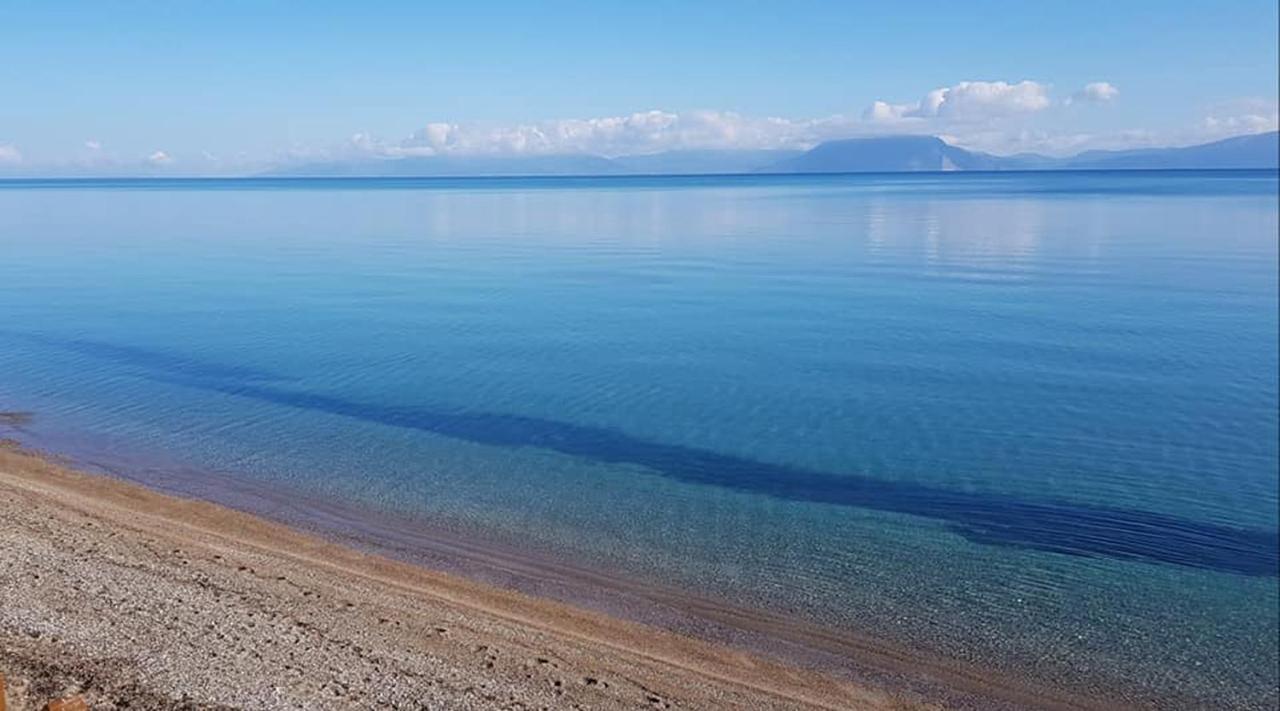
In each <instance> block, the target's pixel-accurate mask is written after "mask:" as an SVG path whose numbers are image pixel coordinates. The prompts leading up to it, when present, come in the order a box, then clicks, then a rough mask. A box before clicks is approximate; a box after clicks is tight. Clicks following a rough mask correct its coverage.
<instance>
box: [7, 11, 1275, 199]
mask: <svg viewBox="0 0 1280 711" xmlns="http://www.w3.org/2000/svg"><path fill="white" fill-rule="evenodd" d="M1277 22H1278V18H1277V4H1276V2H1275V0H1268V1H1259V0H1218V1H1215V2H1207V1H1201V2H1181V1H1178V0H1164V1H1163V2H1147V1H1145V0H1121V1H1118V0H1109V1H1107V2H1093V1H1087V0H1086V1H1083V2H1025V1H1024V2H967V3H958V2H909V1H907V0H899V1H897V2H874V3H872V2H867V3H859V2H851V1H846V2H804V1H796V0H792V1H789V2H786V3H779V2H769V3H765V2H749V1H746V0H744V1H741V2H713V1H710V0H708V1H705V2H698V3H690V2H628V3H621V2H618V3H612V2H580V3H579V2H571V3H570V2H545V3H530V2H479V1H475V2H470V3H465V4H446V5H435V4H433V3H426V2H415V3H408V2H406V3H392V2H386V3H329V2H311V3H284V2H278V3H273V2H231V1H228V2H202V3H196V2H190V3H187V2H176V1H174V2H163V3H147V2H120V3H100V2H85V3H78V2H9V3H4V4H3V5H0V170H5V171H6V172H7V174H13V173H24V172H26V173H33V174H34V173H41V172H45V173H48V172H95V171H96V172H103V173H109V172H112V171H122V170H123V171H127V170H133V169H135V168H143V167H145V168H147V169H149V170H157V171H162V170H167V171H172V172H187V173H191V172H210V173H215V172H237V171H243V170H251V169H254V168H255V167H260V166H263V165H271V164H277V163H281V162H290V161H301V160H313V159H321V158H326V159H332V158H341V157H345V156H360V155H369V154H372V155H379V156H388V157H396V156H401V155H430V154H436V153H457V154H466V153H512V152H516V153H519V152H542V153H548V152H580V151H585V152H593V153H601V154H618V153H627V152H652V151H656V150H664V149H672V148H704V147H744V148H774V147H803V146H805V145H810V144H812V143H813V142H816V141H819V140H823V139H826V138H832V137H840V136H850V135H876V134H883V133H935V134H939V135H943V136H944V137H947V138H948V139H949V140H952V141H953V142H956V143H959V144H961V145H966V146H968V147H973V148H979V149H984V150H991V151H995V152H1001V153H1007V152H1015V151H1022V150H1038V151H1043V152H1049V153H1067V152H1074V151H1075V150H1079V149H1083V148H1094V147H1122V146H1134V145H1153V144H1176V143H1191V142H1197V141H1200V140H1210V139H1213V138H1218V137H1223V136H1226V135H1232V134H1237V133H1245V132H1249V131H1257V130H1265V129H1268V128H1274V126H1275V123H1276V93H1277V90H1276V86H1277V82H1278V81H1280V77H1278V76H1277V62H1278V61H1280V60H1278V58H1277V35H1276V32H1277V30H1276V27H1277ZM1090 85H1092V88H1090V89H1088V90H1086V89H1085V87H1087V86H1090ZM939 92H941V93H939ZM931 97H932V98H931ZM876 102H881V103H880V104H876Z"/></svg>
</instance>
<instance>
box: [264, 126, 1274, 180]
mask: <svg viewBox="0 0 1280 711" xmlns="http://www.w3.org/2000/svg"><path fill="white" fill-rule="evenodd" d="M1179 168H1181V169H1221V168H1264V169H1272V170H1276V169H1280V133H1277V132H1275V131H1272V132H1271V133H1260V134H1255V135H1250V136H1237V137H1235V138H1228V139H1225V140H1222V141H1215V142H1213V143H1205V144H1202V145H1198V146H1186V147H1182V148H1144V149H1140V150H1129V151H1088V152H1085V153H1081V154H1079V155H1075V156H1071V157H1067V158H1051V157H1049V156H1042V155H1036V154H1034V153H1021V154H1018V155H1012V156H997V155H992V154H990V153H981V152H978V151H971V150H967V149H964V148H960V147H958V146H953V145H950V144H949V143H947V142H946V141H944V140H942V139H941V138H938V137H936V136H883V137H878V138H849V139H844V140H839V141H827V142H826V143H821V144H819V145H818V146H816V147H814V148H813V149H811V150H808V151H804V152H800V151H754V150H742V151H738V150H699V151H667V152H664V153H652V154H647V155H633V156H621V157H618V158H612V159H610V158H603V157H601V156H593V155H550V156H429V157H408V158H364V159H360V160H347V161H332V162H327V163H311V164H307V165H300V166H290V167H286V168H279V169H276V170H273V171H271V172H269V173H266V175H272V176H290V177H300V176H307V177H455V176H456V177H466V176H502V175H506V176H536V175H696V174H703V175H706V174H723V173H878V172H885V173H899V172H913V171H942V170H1153V169H1179Z"/></svg>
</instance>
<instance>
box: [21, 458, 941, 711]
mask: <svg viewBox="0 0 1280 711" xmlns="http://www.w3.org/2000/svg"><path fill="white" fill-rule="evenodd" d="M0 519H3V520H4V522H5V524H6V525H5V526H4V527H3V529H2V530H0V548H3V550H4V551H5V554H4V556H3V557H2V558H0V580H3V585H0V650H2V651H0V671H2V672H3V673H4V675H5V677H6V679H7V682H8V692H7V693H8V702H9V708H13V709H26V708H40V707H41V706H42V705H43V704H44V703H45V702H46V701H48V700H49V699H51V698H54V697H57V696H61V695H67V694H75V693H78V694H83V695H84V697H85V698H86V699H87V700H88V701H89V702H90V703H91V705H92V707H93V708H107V709H110V708H132V709H137V708H175V707H180V708H225V707H232V708H303V707H305V708H335V709H338V708H342V709H349V708H677V707H678V708H754V709H765V708H868V709H881V708H927V707H928V705H927V704H924V703H922V702H921V701H919V700H910V699H903V698H901V697H897V696H895V695H892V694H888V693H885V692H881V691H877V690H874V689H870V688H865V687H861V686H858V685H854V684H850V683H847V682H842V681H837V680H834V679H831V678H829V677H827V676H824V675H822V674H818V673H815V672H809V671H803V670H799V669H795V668H789V667H787V666H784V665H781V664H777V663H773V662H770V661H766V660H763V659H760V658H756V657H753V656H751V655H748V654H744V653H741V652H737V651H734V650H731V649H728V648H724V647H720V646H716V645H713V644H709V643H705V642H701V641H698V640H693V639H689V638H685V637H681V636H678V635H674V634H671V633H667V632H663V631H660V630H657V629H654V628H651V627H647V626H644V625H639V624H635V623H630V622H625V621H620V620H616V619H613V618H610V617H607V616H604V615H601V614H598V613H593V612H590V611H584V610H580V609H575V608H572V607H569V606H566V605H563V604H559V603H555V602H550V601H545V600H539V599H535V598H532V597H528V596H525V595H522V594H519V593H514V592H507V591H502V590H498V589H495V588H490V587H486V586H483V585H479V584H476V583H471V582H468V581H465V580H462V579H460V578H457V577H453V576H449V575H444V574H439V573H434V572H432V571H429V570H426V569H423V568H419V567H415V566H411V565H408V564H403V563H399V562H395V561H391V560H388V559H385V558H381V557H378V556H374V555H369V554H364V553H360V552H357V551H354V550H351V549H347V548H343V547H341V546H337V545H334V544H330V543H326V542H323V541H321V540H318V539H316V538H313V537H310V536H307V535H304V534H301V533H299V532H296V531H294V530H292V529H289V528H285V527H283V526H280V525H276V524H273V523H270V522H267V521H264V520H262V519H259V518H255V517H253V516H249V515H247V514H242V513H239V512H235V511H232V510H229V509H226V508H222V507H220V506H217V505H214V504H209V503H204V502H198V501H191V500H182V499H177V498H173V497H170V496H166V495H163V494H159V493H156V492H153V491H150V490H147V489H144V488H141V487H138V486H135V485H132V484H128V483H124V482H120V481H116V480H112V479H109V478H106V477H100V476H96V475H90V474H84V473H80V472H76V471H73V470H71V469H69V468H67V467H65V466H62V465H59V464H56V463H54V462H51V461H49V460H48V459H45V458H42V457H40V456H37V455H35V454H32V453H28V452H24V451H22V450H20V449H18V448H17V447H16V446H14V445H6V446H5V448H4V449H3V450H0Z"/></svg>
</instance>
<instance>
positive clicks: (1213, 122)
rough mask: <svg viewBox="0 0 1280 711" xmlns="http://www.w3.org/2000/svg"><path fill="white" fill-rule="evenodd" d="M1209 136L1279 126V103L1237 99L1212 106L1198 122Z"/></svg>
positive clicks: (1228, 134)
mask: <svg viewBox="0 0 1280 711" xmlns="http://www.w3.org/2000/svg"><path fill="white" fill-rule="evenodd" d="M1199 128H1200V130H1201V131H1202V132H1203V133H1204V134H1205V135H1207V136H1209V137H1215V138H1217V137H1225V136H1234V135H1239V134H1242V133H1263V132H1265V131H1275V130H1277V129H1278V128H1280V103H1278V102H1276V101H1275V100H1266V99H1238V100H1236V101H1231V102H1227V103H1224V104H1220V105H1218V106H1215V107H1213V108H1212V109H1211V110H1210V113H1209V115H1208V116H1206V117H1205V118H1204V120H1203V121H1201V123H1200V127H1199Z"/></svg>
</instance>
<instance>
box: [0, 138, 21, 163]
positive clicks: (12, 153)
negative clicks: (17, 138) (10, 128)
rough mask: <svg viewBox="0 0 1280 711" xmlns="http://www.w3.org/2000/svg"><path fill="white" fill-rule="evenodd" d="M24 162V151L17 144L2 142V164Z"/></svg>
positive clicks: (0, 153)
mask: <svg viewBox="0 0 1280 711" xmlns="http://www.w3.org/2000/svg"><path fill="white" fill-rule="evenodd" d="M21 162H22V152H21V151H19V150H18V148H17V146H12V145H9V144H7V143H0V165H18V164H19V163H21Z"/></svg>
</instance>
